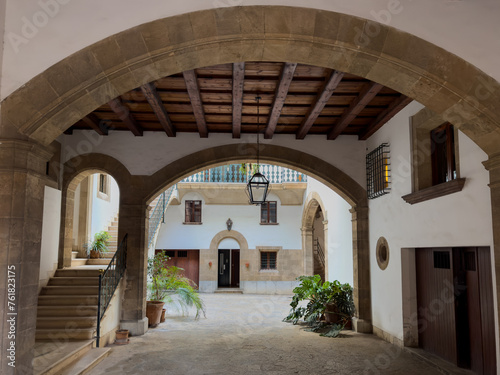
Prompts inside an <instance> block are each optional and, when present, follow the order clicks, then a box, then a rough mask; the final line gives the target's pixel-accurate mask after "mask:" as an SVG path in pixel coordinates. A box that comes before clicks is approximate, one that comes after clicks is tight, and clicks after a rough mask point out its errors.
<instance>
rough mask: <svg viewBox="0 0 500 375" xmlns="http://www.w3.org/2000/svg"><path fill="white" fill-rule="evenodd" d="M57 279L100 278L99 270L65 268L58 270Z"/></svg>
mask: <svg viewBox="0 0 500 375" xmlns="http://www.w3.org/2000/svg"><path fill="white" fill-rule="evenodd" d="M54 276H55V277H99V270H97V269H82V268H79V269H73V268H64V269H60V270H57V271H56V273H55V275H54Z"/></svg>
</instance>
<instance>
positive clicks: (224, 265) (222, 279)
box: [218, 249, 231, 287]
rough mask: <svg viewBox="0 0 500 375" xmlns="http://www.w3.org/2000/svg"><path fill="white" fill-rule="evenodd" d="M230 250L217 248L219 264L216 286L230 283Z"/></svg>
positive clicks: (227, 285)
mask: <svg viewBox="0 0 500 375" xmlns="http://www.w3.org/2000/svg"><path fill="white" fill-rule="evenodd" d="M230 257H231V250H221V249H219V265H218V275H219V277H218V286H219V287H229V286H230V285H231V279H230V272H231V263H230Z"/></svg>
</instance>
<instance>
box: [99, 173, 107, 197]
mask: <svg viewBox="0 0 500 375" xmlns="http://www.w3.org/2000/svg"><path fill="white" fill-rule="evenodd" d="M99 193H103V194H108V176H106V175H105V174H102V173H101V174H99Z"/></svg>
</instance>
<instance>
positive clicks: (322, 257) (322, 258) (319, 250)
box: [315, 238, 325, 267]
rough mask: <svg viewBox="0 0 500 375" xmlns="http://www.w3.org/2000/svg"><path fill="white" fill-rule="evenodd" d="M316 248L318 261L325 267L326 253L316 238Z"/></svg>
mask: <svg viewBox="0 0 500 375" xmlns="http://www.w3.org/2000/svg"><path fill="white" fill-rule="evenodd" d="M315 245H316V246H315V247H316V254H317V255H318V259H319V261H320V262H321V264H322V266H323V267H324V266H325V252H324V251H323V248H322V247H321V244H320V243H319V238H316V242H315Z"/></svg>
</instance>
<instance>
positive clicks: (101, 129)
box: [82, 113, 108, 135]
mask: <svg viewBox="0 0 500 375" xmlns="http://www.w3.org/2000/svg"><path fill="white" fill-rule="evenodd" d="M82 121H83V122H84V123H85V124H87V125H88V126H90V127H91V128H92V129H93V130H95V131H96V133H97V134H99V135H108V127H107V126H106V121H104V120H99V118H98V117H97V116H96V115H94V114H93V113H89V114H88V115H87V116H85V117H84V118H82Z"/></svg>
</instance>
